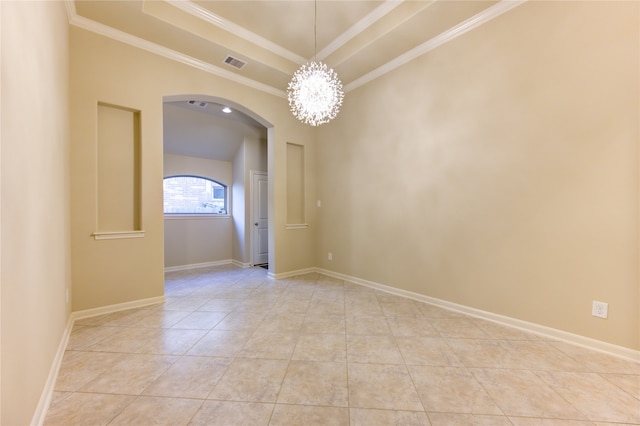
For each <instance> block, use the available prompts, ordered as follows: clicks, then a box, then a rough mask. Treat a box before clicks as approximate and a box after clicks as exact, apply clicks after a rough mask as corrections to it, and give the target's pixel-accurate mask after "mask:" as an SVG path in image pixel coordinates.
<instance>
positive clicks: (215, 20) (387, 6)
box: [65, 0, 528, 99]
mask: <svg viewBox="0 0 640 426" xmlns="http://www.w3.org/2000/svg"><path fill="white" fill-rule="evenodd" d="M526 1H528V0H501V1H500V2H498V3H496V4H495V5H493V6H491V7H489V8H487V9H485V10H484V11H482V12H480V13H478V14H476V15H474V16H472V17H471V18H469V19H467V20H466V21H464V22H462V23H460V24H458V25H456V26H455V27H453V28H451V29H449V30H448V31H445V32H444V33H441V34H439V35H437V36H435V37H433V38H432V39H430V40H428V41H426V42H424V43H422V44H421V45H419V46H417V47H415V48H414V49H412V50H410V51H408V52H406V53H404V54H402V55H400V56H398V57H397V58H395V59H392V60H391V61H389V62H387V63H386V64H384V65H382V66H380V67H378V68H376V69H374V70H373V71H371V72H369V73H367V74H365V75H363V76H361V77H359V78H357V79H356V80H354V81H352V82H351V83H349V84H347V85H345V86H344V91H345V93H348V92H350V91H351V90H353V89H356V88H358V87H360V86H362V85H364V84H366V83H369V82H370V81H372V80H375V79H376V78H378V77H380V76H382V75H384V74H386V73H388V72H390V71H393V70H394V69H396V68H398V67H400V66H402V65H404V64H406V63H407V62H410V61H412V60H414V59H415V58H417V57H419V56H421V55H423V54H425V53H427V52H429V51H431V50H433V49H435V48H436V47H439V46H441V45H443V44H445V43H447V42H449V41H451V40H453V39H455V38H457V37H458V36H460V35H462V34H464V33H466V32H468V31H471V30H473V29H475V28H477V27H479V26H481V25H483V24H485V23H487V22H489V21H490V20H492V19H494V18H496V17H498V16H500V15H502V14H503V13H505V12H508V11H509V10H511V9H513V8H515V7H517V6H520V5H521V4H523V3H525V2H526ZM169 3H170V4H172V5H174V6H176V7H179V8H180V9H182V10H184V11H185V12H187V13H190V14H192V15H194V16H198V17H199V18H201V19H204V20H206V21H207V22H209V23H211V24H214V25H217V26H219V27H220V28H223V29H225V30H227V31H231V32H234V31H232V28H231V27H230V26H229V25H231V26H233V25H236V24H233V23H231V22H230V21H225V22H222V21H221V20H220V19H222V18H220V17H218V16H217V15H214V14H211V13H208V12H207V13H208V15H210V16H205V15H203V13H202V10H200V9H201V8H200V7H199V6H197V4H195V3H192V2H182V1H174V0H170V1H169ZM395 3H397V4H399V3H400V2H399V1H396V0H387V1H386V2H385V3H383V4H382V5H380V6H379V7H378V8H377V9H375V10H374V11H373V12H371V13H370V14H369V15H367V16H366V17H365V18H363V19H362V20H361V21H360V22H358V23H356V24H355V25H354V26H353V27H351V28H350V29H349V30H347V31H346V32H345V33H344V34H342V35H340V36H339V37H338V38H337V39H336V40H334V41H333V42H332V43H331V44H329V45H328V46H327V47H325V48H324V49H323V50H322V51H321V52H320V53H319V54H318V57H319V58H323V57H326V56H327V55H329V54H330V53H332V52H333V51H335V50H336V49H338V48H339V47H341V46H342V45H344V44H345V43H346V42H347V41H349V40H350V39H351V38H353V34H352V33H353V32H354V31H357V30H360V31H361V30H363V29H364V28H367V27H368V26H370V25H371V24H373V23H374V22H375V21H377V20H378V19H380V17H382V16H383V15H384V14H386V13H389V12H390V11H391V10H393V9H394V8H395V6H397V4H395ZM65 6H66V7H67V15H68V17H69V24H71V25H74V26H76V27H79V28H82V29H85V30H87V31H91V32H94V33H96V34H100V35H103V36H105V37H108V38H111V39H113V40H117V41H120V42H122V43H126V44H129V45H131V46H134V47H137V48H139V49H142V50H146V51H148V52H151V53H155V54H156V55H160V56H163V57H165V58H167V59H171V60H174V61H176V62H180V63H182V64H184V65H187V66H191V67H194V68H197V69H200V70H202V71H205V72H208V73H210V74H213V75H217V76H218V77H222V78H225V79H228V80H231V81H234V82H236V83H239V84H242V85H245V86H248V87H252V88H254V89H256V90H260V91H262V92H265V93H269V94H271V95H275V96H278V97H280V98H285V99H286V98H287V93H286V91H284V90H281V89H278V88H275V87H272V86H269V85H267V84H264V83H260V82H258V81H255V80H252V79H250V78H247V77H243V76H241V75H238V74H235V73H233V72H231V71H228V70H225V69H223V68H221V67H217V66H215V65H212V64H210V63H207V62H204V61H201V60H199V59H196V58H193V57H191V56H188V55H185V54H183V53H180V52H177V51H175V50H172V49H169V48H166V47H164V46H160V45H159V44H156V43H152V42H150V41H147V40H144V39H142V38H139V37H135V36H133V35H131V34H128V33H125V32H123V31H119V30H116V29H114V28H112V27H109V26H107V25H104V24H101V23H99V22H96V21H93V20H91V19H88V18H85V17H84V16H80V15H78V14H77V12H76V9H75V3H74V2H73V0H65ZM234 28H236V27H234ZM238 28H242V29H244V28H243V27H240V26H237V28H236V30H237V29H238ZM244 30H245V31H248V30H246V29H244ZM235 33H236V34H239V32H238V31H235ZM251 34H253V33H251ZM241 36H244V37H246V39H247V40H248V41H250V42H251V43H255V44H257V45H260V46H261V47H264V48H266V49H267V50H269V51H271V52H272V53H275V54H277V55H279V56H281V57H285V58H287V59H289V60H292V61H293V62H297V63H304V62H306V61H302V62H301V60H302V59H304V58H302V57H297V58H295V59H296V60H293V59H294V57H290V55H295V54H293V53H291V52H289V53H285V52H288V51H286V49H284V48H282V47H280V46H278V45H276V44H271V42H269V41H268V40H266V39H265V40H264V42H262V41H260V40H258V39H257V38H256V37H259V36H257V35H256V36H255V37H252V36H250V35H249V34H246V33H242V34H241ZM264 43H267V44H268V46H267V45H263V44H264ZM280 49H283V50H285V52H283V51H282V50H280ZM295 56H297V55H295Z"/></svg>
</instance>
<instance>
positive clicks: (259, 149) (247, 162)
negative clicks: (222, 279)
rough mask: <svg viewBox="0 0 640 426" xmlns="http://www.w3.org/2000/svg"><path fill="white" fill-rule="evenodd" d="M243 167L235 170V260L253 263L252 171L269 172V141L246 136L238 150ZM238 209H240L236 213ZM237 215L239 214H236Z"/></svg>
mask: <svg viewBox="0 0 640 426" xmlns="http://www.w3.org/2000/svg"><path fill="white" fill-rule="evenodd" d="M238 155H239V157H240V158H241V160H240V161H241V162H242V167H239V168H238V173H236V170H235V169H234V188H236V189H237V190H238V191H239V192H238V196H237V197H235V204H234V220H235V221H236V226H235V229H236V231H237V246H234V253H233V254H234V256H233V258H234V259H235V260H237V261H238V262H241V263H244V264H248V263H251V252H250V248H251V232H252V230H253V219H252V218H251V171H257V172H266V171H267V141H266V134H265V136H264V138H261V137H260V136H258V135H247V136H245V139H244V143H243V144H242V149H240V150H238ZM236 208H237V209H238V210H237V212H236ZM236 213H237V214H236Z"/></svg>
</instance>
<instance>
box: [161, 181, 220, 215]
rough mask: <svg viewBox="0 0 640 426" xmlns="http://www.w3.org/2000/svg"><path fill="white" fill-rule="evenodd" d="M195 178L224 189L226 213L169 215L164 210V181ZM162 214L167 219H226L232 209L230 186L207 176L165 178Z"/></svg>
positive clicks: (163, 193)
mask: <svg viewBox="0 0 640 426" xmlns="http://www.w3.org/2000/svg"><path fill="white" fill-rule="evenodd" d="M181 177H183V178H194V179H202V180H206V181H209V182H213V183H214V184H216V185H220V186H221V187H223V188H224V211H225V213H197V212H191V213H167V212H165V210H164V200H165V192H164V181H165V180H166V179H171V178H181ZM162 183H163V186H162V212H163V214H164V217H165V218H166V219H179V218H225V217H230V216H231V215H230V213H229V207H230V200H229V186H228V185H225V184H224V183H222V182H220V181H218V180H215V179H212V178H210V177H207V176H199V175H192V174H176V175H169V176H164V177H163V178H162Z"/></svg>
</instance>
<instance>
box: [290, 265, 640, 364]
mask: <svg viewBox="0 0 640 426" xmlns="http://www.w3.org/2000/svg"><path fill="white" fill-rule="evenodd" d="M315 269H316V272H318V273H320V274H323V275H327V276H329V277H333V278H337V279H341V280H345V281H349V282H351V283H354V284H359V285H363V286H365V287H370V288H374V289H376V290H380V291H384V292H386V293H390V294H394V295H396V296H402V297H406V298H408V299H413V300H416V301H418V302H424V303H429V304H431V305H435V306H438V307H441V308H444V309H448V310H451V311H455V312H460V313H463V314H465V315H470V316H473V317H476V318H481V319H485V320H489V321H493V322H495V323H499V324H501V325H505V326H508V327H513V328H517V329H519V330H522V331H528V332H531V333H535V334H538V335H541V336H544V337H548V338H552V339H557V340H561V341H563V342H566V343H570V344H573V345H577V346H582V347H584V348H587V349H591V350H595V351H598V352H603V353H606V354H608V355H613V356H616V357H619V358H624V359H628V360H632V361H636V362H638V361H640V351H636V350H633V349H630V348H626V347H623V346H618V345H614V344H611V343H607V342H603V341H601V340H596V339H592V338H590V337H585V336H581V335H578V334H573V333H569V332H566V331H563V330H558V329H555V328H551V327H547V326H544V325H540V324H535V323H532V322H528V321H523V320H520V319H517V318H512V317H507V316H504V315H499V314H495V313H493V312H488V311H483V310H481V309H476V308H472V307H469V306H465V305H460V304H457V303H453V302H449V301H446V300H442V299H437V298H435V297H429V296H425V295H423V294H419V293H414V292H411V291H407V290H402V289H399V288H395V287H391V286H388V285H384V284H379V283H376V282H373V281H368V280H364V279H361V278H357V277H352V276H349V275H344V274H341V273H338V272H333V271H330V270H328V269H322V268H315ZM278 275H283V276H291V275H288V273H284V274H278ZM294 275H299V273H298V272H297V271H294ZM278 278H279V276H278Z"/></svg>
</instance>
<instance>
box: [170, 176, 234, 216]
mask: <svg viewBox="0 0 640 426" xmlns="http://www.w3.org/2000/svg"><path fill="white" fill-rule="evenodd" d="M163 187H164V213H165V214H227V186H226V185H223V184H221V183H220V182H216V181H214V180H212V179H207V178H203V177H199V176H168V177H166V178H164V182H163Z"/></svg>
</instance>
